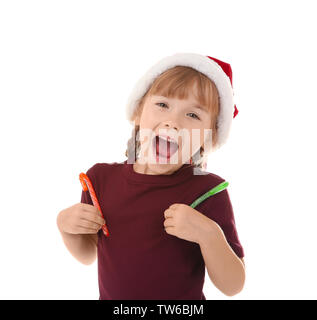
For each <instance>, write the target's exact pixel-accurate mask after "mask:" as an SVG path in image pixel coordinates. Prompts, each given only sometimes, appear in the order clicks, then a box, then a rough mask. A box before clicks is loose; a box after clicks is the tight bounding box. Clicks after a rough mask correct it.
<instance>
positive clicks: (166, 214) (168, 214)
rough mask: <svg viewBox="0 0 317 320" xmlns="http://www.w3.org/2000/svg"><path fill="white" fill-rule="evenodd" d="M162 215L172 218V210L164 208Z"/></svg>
mask: <svg viewBox="0 0 317 320" xmlns="http://www.w3.org/2000/svg"><path fill="white" fill-rule="evenodd" d="M164 217H165V218H172V217H173V211H172V210H170V209H166V210H165V211H164Z"/></svg>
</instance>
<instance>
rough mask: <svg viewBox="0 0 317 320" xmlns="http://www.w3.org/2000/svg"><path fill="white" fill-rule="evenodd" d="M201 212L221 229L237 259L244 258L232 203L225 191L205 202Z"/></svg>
mask: <svg viewBox="0 0 317 320" xmlns="http://www.w3.org/2000/svg"><path fill="white" fill-rule="evenodd" d="M202 210H204V212H205V213H206V216H208V217H209V218H210V219H212V220H214V221H215V222H216V223H217V224H218V225H219V226H220V228H221V229H222V231H223V233H224V235H225V237H226V240H227V242H228V244H229V245H230V247H231V248H232V250H233V251H234V252H235V254H236V255H237V256H238V257H239V258H243V257H244V250H243V247H242V245H241V243H240V240H239V237H238V232H237V228H236V223H235V218H234V213H233V208H232V203H231V200H230V197H229V193H228V190H227V189H224V190H223V191H221V192H219V193H217V194H215V195H213V196H211V197H210V198H208V199H206V200H205V205H204V206H203V207H202Z"/></svg>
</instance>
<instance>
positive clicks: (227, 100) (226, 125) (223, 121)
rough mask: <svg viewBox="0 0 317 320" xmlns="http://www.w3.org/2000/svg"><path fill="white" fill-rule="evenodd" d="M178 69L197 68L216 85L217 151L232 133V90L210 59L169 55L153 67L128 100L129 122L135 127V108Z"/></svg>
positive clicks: (183, 54)
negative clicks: (167, 73)
mask: <svg viewBox="0 0 317 320" xmlns="http://www.w3.org/2000/svg"><path fill="white" fill-rule="evenodd" d="M175 66H187V67H191V68H193V69H196V70H198V71H199V72H201V73H203V74H204V75H206V76H207V77H209V78H210V79H211V80H212V81H213V82H214V83H215V85H216V87H217V89H218V93H219V100H220V111H219V115H218V119H217V123H218V143H217V145H216V147H215V149H217V148H219V147H220V146H222V145H223V144H224V143H225V142H226V140H227V138H228V136H229V133H230V128H231V123H232V119H233V112H234V98H233V89H232V86H231V82H230V79H229V77H228V76H227V75H226V73H225V72H224V71H223V70H222V68H221V67H220V65H219V64H218V63H217V62H216V61H214V60H212V59H210V58H208V57H207V56H203V55H200V54H197V53H176V54H174V55H171V56H167V57H165V58H163V59H161V60H160V61H158V62H157V63H156V64H154V65H153V66H152V67H151V68H150V69H149V70H148V71H147V72H146V73H145V74H144V75H143V77H141V78H140V79H139V80H138V81H137V83H136V85H135V86H134V88H133V90H132V93H131V94H130V96H129V98H128V103H127V106H126V117H127V120H129V122H130V123H131V124H132V125H133V124H134V123H133V121H132V115H133V112H134V110H135V108H136V107H137V106H138V103H139V101H140V99H141V98H142V97H143V95H144V94H145V93H146V92H147V90H148V89H149V88H150V86H151V85H152V83H153V82H154V80H155V79H156V78H157V77H158V76H159V75H160V74H161V73H163V72H164V71H166V70H168V69H170V68H173V67H175Z"/></svg>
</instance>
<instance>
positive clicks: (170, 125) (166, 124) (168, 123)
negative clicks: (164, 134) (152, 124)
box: [163, 120, 179, 131]
mask: <svg viewBox="0 0 317 320" xmlns="http://www.w3.org/2000/svg"><path fill="white" fill-rule="evenodd" d="M163 127H164V128H165V129H175V130H176V131H179V126H178V124H177V123H175V122H174V121H171V120H168V121H165V122H164V124H163Z"/></svg>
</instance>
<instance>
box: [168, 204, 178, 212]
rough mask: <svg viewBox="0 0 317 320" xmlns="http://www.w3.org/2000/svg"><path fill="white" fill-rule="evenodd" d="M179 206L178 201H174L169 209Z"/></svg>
mask: <svg viewBox="0 0 317 320" xmlns="http://www.w3.org/2000/svg"><path fill="white" fill-rule="evenodd" d="M177 207H178V203H173V204H172V205H170V207H169V209H171V210H175V209H177Z"/></svg>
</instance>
